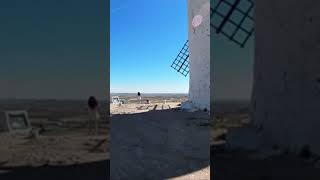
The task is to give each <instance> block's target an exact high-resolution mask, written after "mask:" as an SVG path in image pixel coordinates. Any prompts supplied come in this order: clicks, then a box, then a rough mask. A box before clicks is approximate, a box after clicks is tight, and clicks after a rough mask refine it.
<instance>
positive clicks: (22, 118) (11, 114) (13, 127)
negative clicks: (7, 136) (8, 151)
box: [1, 111, 31, 133]
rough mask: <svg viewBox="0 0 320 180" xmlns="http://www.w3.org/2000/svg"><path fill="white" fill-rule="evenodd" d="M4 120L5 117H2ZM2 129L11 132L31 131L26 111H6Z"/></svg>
mask: <svg viewBox="0 0 320 180" xmlns="http://www.w3.org/2000/svg"><path fill="white" fill-rule="evenodd" d="M2 121H3V119H2ZM1 124H2V126H5V127H2V130H6V131H9V132H10V133H28V132H30V131H31V125H30V121H29V117H28V114H27V112H26V111H6V112H5V123H4V122H2V123H1Z"/></svg>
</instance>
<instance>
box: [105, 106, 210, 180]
mask: <svg viewBox="0 0 320 180" xmlns="http://www.w3.org/2000/svg"><path fill="white" fill-rule="evenodd" d="M138 106H139V105H138ZM159 106H160V110H157V109H158V108H156V109H155V110H149V111H145V112H140V113H136V114H116V115H113V116H112V118H111V134H110V135H111V152H110V153H111V154H110V158H111V159H112V161H111V166H110V167H111V169H110V172H111V173H110V174H111V179H113V180H120V179H173V180H179V179H184V180H185V179H188V180H192V179H194V180H208V179H210V168H209V166H210V165H209V163H210V156H209V153H210V152H209V144H210V143H209V126H203V124H205V123H207V122H208V121H209V115H208V113H206V112H193V113H188V112H183V111H180V110H178V109H171V107H174V105H171V106H170V108H168V106H167V107H166V106H165V108H167V109H166V110H162V104H160V105H159V104H158V106H157V107H159ZM119 111H121V110H119V109H118V111H117V112H119ZM129 177H130V178H129Z"/></svg>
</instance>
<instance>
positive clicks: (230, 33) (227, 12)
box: [210, 0, 254, 47]
mask: <svg viewBox="0 0 320 180" xmlns="http://www.w3.org/2000/svg"><path fill="white" fill-rule="evenodd" d="M211 2H212V1H211ZM253 6H254V3H253V1H252V0H217V1H213V2H212V4H211V8H210V18H211V20H210V21H211V23H210V25H211V27H213V28H214V29H215V30H216V33H217V34H219V33H221V34H223V35H224V36H226V37H227V38H229V39H230V40H231V41H233V42H235V43H236V44H238V45H239V46H240V47H244V46H245V44H246V42H247V41H248V39H249V38H250V36H251V35H252V34H253V31H254V25H253V23H254V20H253Z"/></svg>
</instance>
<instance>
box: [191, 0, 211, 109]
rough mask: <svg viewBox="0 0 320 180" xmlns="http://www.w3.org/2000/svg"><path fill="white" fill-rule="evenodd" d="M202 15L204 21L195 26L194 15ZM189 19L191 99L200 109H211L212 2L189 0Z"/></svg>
mask: <svg viewBox="0 0 320 180" xmlns="http://www.w3.org/2000/svg"><path fill="white" fill-rule="evenodd" d="M196 15H201V16H202V17H203V20H202V23H201V24H200V25H199V26H198V27H196V28H193V26H192V20H193V18H194V16H196ZM188 20H189V27H188V28H189V37H188V38H189V55H190V56H189V63H190V64H189V65H190V74H189V75H190V82H189V101H190V102H192V104H193V105H194V106H195V107H196V108H199V109H205V108H206V109H207V110H210V2H209V0H188Z"/></svg>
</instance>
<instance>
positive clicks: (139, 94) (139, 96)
mask: <svg viewBox="0 0 320 180" xmlns="http://www.w3.org/2000/svg"><path fill="white" fill-rule="evenodd" d="M138 99H139V103H141V93H140V92H138Z"/></svg>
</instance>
